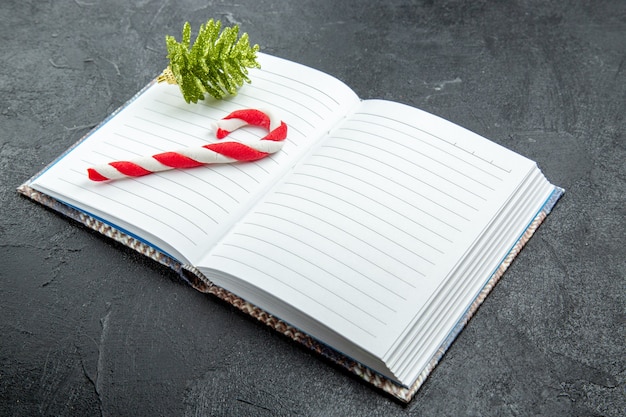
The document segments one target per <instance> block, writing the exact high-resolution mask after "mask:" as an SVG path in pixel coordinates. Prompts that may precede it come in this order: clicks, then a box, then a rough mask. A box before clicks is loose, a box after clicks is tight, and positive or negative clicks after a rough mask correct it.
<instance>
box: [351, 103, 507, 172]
mask: <svg viewBox="0 0 626 417" xmlns="http://www.w3.org/2000/svg"><path fill="white" fill-rule="evenodd" d="M358 115H364V116H367V117H369V118H381V119H387V120H390V121H393V122H394V123H398V124H402V125H404V126H407V127H409V128H411V129H415V130H418V131H420V132H422V133H425V134H426V135H428V136H431V137H433V138H435V139H437V140H439V141H441V142H443V143H445V144H447V145H450V146H453V147H454V148H455V149H458V150H460V151H463V152H464V153H466V154H467V155H469V156H472V157H475V158H477V159H479V160H481V161H483V162H485V163H486V165H488V166H492V167H495V168H497V169H498V170H500V171H503V172H506V173H507V174H508V173H510V172H511V169H509V168H506V167H501V166H499V165H496V164H494V163H492V161H489V160H487V159H484V158H481V157H480V156H478V155H476V154H472V153H471V152H470V151H468V150H467V149H465V148H463V147H461V146H458V145H457V144H456V143H455V142H450V141H448V140H446V139H444V138H443V137H440V136H437V135H435V134H434V133H432V132H429V131H427V130H423V129H420V128H418V127H416V126H414V125H412V124H409V123H407V122H405V121H403V120H397V119H394V118H391V117H386V116H383V115H380V114H374V113H365V112H360V113H355V114H354V116H358ZM355 120H359V121H362V122H366V123H367V122H368V121H367V120H361V119H355ZM369 123H373V124H377V123H374V122H372V121H371V120H370V121H369ZM423 143H425V144H427V145H429V146H433V147H435V148H437V149H439V150H441V151H443V152H446V153H449V154H450V156H452V157H454V158H456V159H458V160H460V161H463V162H466V163H467V162H468V161H467V160H465V159H463V158H460V157H459V156H457V155H454V154H453V153H450V152H448V151H446V150H445V149H442V148H439V147H437V146H435V145H433V144H431V143H428V142H426V141H423ZM471 165H473V166H474V167H475V168H477V169H480V170H482V171H483V172H484V173H486V174H488V175H490V176H493V177H494V178H495V179H497V180H500V181H502V180H503V179H502V178H501V177H499V176H497V175H496V174H494V173H493V172H490V171H486V170H484V169H481V168H480V167H478V166H476V165H474V164H471Z"/></svg>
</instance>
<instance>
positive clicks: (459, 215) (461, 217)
mask: <svg viewBox="0 0 626 417" xmlns="http://www.w3.org/2000/svg"><path fill="white" fill-rule="evenodd" d="M322 147H323V146H322ZM315 156H316V157H321V158H328V159H333V160H335V161H338V162H341V163H346V161H345V160H343V159H341V158H337V157H332V156H328V155H322V154H316V155H315ZM351 164H352V165H354V166H357V167H359V168H362V169H365V170H370V168H369V167H365V166H362V165H359V164H356V163H354V162H351ZM378 175H379V176H380V177H381V178H384V179H385V180H387V181H389V182H392V183H395V184H397V185H399V186H401V187H402V188H405V189H406V190H408V191H409V192H411V193H413V194H416V195H418V196H420V197H421V198H423V199H424V200H427V201H429V202H431V203H433V204H435V205H436V206H438V207H440V208H441V209H442V210H444V211H446V212H449V213H451V214H453V215H455V216H456V217H458V218H460V219H462V220H465V221H466V222H469V221H470V219H468V218H467V217H465V216H463V215H462V214H460V213H457V212H455V211H453V210H451V209H450V208H449V207H446V206H445V205H443V204H441V203H440V202H438V201H435V200H433V199H432V198H431V197H429V196H427V195H425V194H423V193H419V192H417V191H415V190H413V189H411V188H408V187H406V186H404V185H403V184H400V183H398V182H397V181H395V180H394V179H393V178H391V177H389V176H386V175H383V174H381V173H378Z"/></svg>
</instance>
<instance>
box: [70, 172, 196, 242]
mask: <svg viewBox="0 0 626 417" xmlns="http://www.w3.org/2000/svg"><path fill="white" fill-rule="evenodd" d="M59 181H61V182H64V183H67V184H69V185H71V186H73V187H76V188H80V189H81V190H83V191H85V192H88V193H92V194H95V195H97V196H99V197H103V196H102V195H100V194H98V193H95V192H94V191H92V190H91V189H90V188H87V187H84V186H81V185H79V184H76V183H74V182H71V181H69V180H67V179H65V178H59ZM107 200H109V201H111V202H113V203H115V204H118V205H120V206H122V207H124V208H125V209H129V210H132V211H135V212H137V213H139V214H141V215H143V216H145V217H148V218H150V219H152V220H154V221H155V222H157V223H159V224H161V225H162V226H165V227H166V228H167V229H169V230H171V231H173V232H175V233H176V234H178V235H180V236H181V237H183V238H185V239H186V240H187V241H188V242H189V243H191V244H192V245H193V246H196V242H195V241H194V240H193V239H191V238H189V236H187V235H186V234H184V233H182V232H181V231H180V230H179V229H177V228H174V227H172V226H171V225H170V224H168V223H166V222H165V221H163V220H161V219H160V218H158V217H155V216H152V215H151V214H149V213H146V212H143V211H141V210H138V209H137V208H136V207H133V206H132V205H129V204H126V203H124V202H123V201H120V200H116V199H112V198H108V197H107Z"/></svg>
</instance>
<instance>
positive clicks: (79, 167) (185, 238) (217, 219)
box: [32, 54, 358, 262]
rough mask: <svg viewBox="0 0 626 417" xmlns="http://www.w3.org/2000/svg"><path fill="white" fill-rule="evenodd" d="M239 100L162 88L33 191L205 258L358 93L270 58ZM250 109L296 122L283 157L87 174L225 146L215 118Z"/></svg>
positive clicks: (248, 130) (185, 257)
mask: <svg viewBox="0 0 626 417" xmlns="http://www.w3.org/2000/svg"><path fill="white" fill-rule="evenodd" d="M259 60H260V62H261V65H262V69H261V70H256V69H255V70H252V71H251V72H250V79H251V80H252V83H251V84H245V85H244V86H243V87H242V88H241V89H240V90H239V93H238V95H237V96H234V97H230V98H227V99H225V100H220V101H216V100H213V99H211V98H207V99H206V100H205V101H203V102H199V103H198V104H187V103H185V102H184V100H183V99H182V95H181V93H180V91H179V90H178V87H177V86H171V85H165V84H153V85H151V86H149V87H148V88H147V89H146V90H145V91H144V92H143V93H142V94H141V95H139V96H138V97H136V98H135V99H134V100H132V101H131V102H130V103H128V104H127V106H126V107H125V108H124V109H123V110H121V111H120V112H119V113H118V114H117V115H115V117H113V118H112V119H110V120H109V121H107V122H106V123H105V124H103V125H102V126H100V127H99V128H98V129H97V130H96V131H95V132H93V133H92V134H91V135H90V136H89V137H88V138H87V139H86V140H84V141H83V142H82V143H81V144H80V145H79V146H78V147H77V148H75V149H74V150H72V151H71V152H70V153H69V154H67V155H66V156H64V157H63V158H62V159H61V160H60V161H58V162H57V163H56V164H54V165H53V166H52V167H51V168H50V169H49V170H48V171H46V172H45V173H44V174H43V175H41V176H40V177H38V178H36V179H35V181H34V182H33V183H32V187H33V188H35V189H38V190H40V191H44V192H46V193H49V194H51V195H52V196H54V197H56V198H58V199H60V200H62V201H66V202H69V203H70V204H72V205H74V206H77V207H79V208H80V209H83V210H85V211H87V212H90V213H92V214H95V215H97V216H99V217H102V218H104V219H106V220H108V221H111V222H112V223H114V224H116V225H117V226H118V227H121V228H123V229H125V230H128V231H130V232H132V233H134V234H137V235H139V236H140V237H142V238H143V239H145V240H147V241H149V242H151V243H152V244H153V245H155V246H157V247H160V248H161V249H163V250H165V251H166V252H169V253H170V254H171V255H173V256H175V257H177V258H178V259H179V260H181V261H188V262H195V261H197V260H198V259H199V258H200V257H201V255H202V254H205V253H206V251H207V250H208V248H209V247H210V246H211V244H212V242H213V240H214V239H215V238H216V236H219V234H220V232H221V231H222V230H224V229H226V228H228V225H229V223H230V222H231V221H232V219H233V217H236V216H238V215H240V214H241V212H243V211H245V209H246V207H247V206H248V204H249V202H250V200H251V199H253V198H254V196H255V195H256V194H258V193H259V192H260V191H261V190H263V189H264V188H267V187H268V186H269V185H271V184H272V183H273V182H274V181H276V176H277V175H278V174H279V173H280V172H281V170H284V169H285V168H288V167H289V166H290V165H291V164H293V163H294V161H295V160H296V158H297V157H298V155H299V154H301V153H302V152H303V151H304V150H306V147H307V146H310V145H311V143H313V142H314V141H315V140H316V138H319V137H320V136H321V135H322V132H327V131H328V130H329V129H330V127H331V126H332V125H333V124H334V123H336V121H337V120H338V119H339V118H340V117H341V116H342V115H345V114H346V113H347V111H348V109H350V108H352V107H354V105H355V104H356V103H358V98H357V97H356V95H355V94H354V93H353V92H352V91H351V90H350V89H349V88H348V87H347V86H345V85H344V84H342V83H340V82H339V81H338V80H336V79H334V78H332V77H330V76H328V75H326V74H323V73H321V72H318V71H316V70H313V69H310V68H307V67H304V66H301V65H299V64H296V63H293V62H289V61H285V60H282V59H279V58H275V57H272V56H268V55H264V54H260V56H259ZM243 108H257V109H272V110H273V111H274V113H275V114H276V115H277V116H278V117H280V118H281V119H282V120H283V121H285V123H286V124H287V125H288V137H287V139H286V142H285V145H284V147H283V149H282V150H281V151H279V152H278V153H276V154H273V155H271V156H269V157H267V158H264V159H262V160H259V161H257V162H251V163H242V164H222V165H212V166H204V167H199V168H194V169H186V170H176V171H167V172H163V173H158V174H151V175H148V176H145V177H141V178H136V179H123V180H118V181H113V182H109V183H94V182H91V181H90V180H89V179H88V178H87V176H86V169H87V168H88V167H90V166H94V165H96V164H101V163H107V162H111V161H115V160H130V159H132V158H136V157H138V156H148V155H154V154H157V153H160V152H165V151H174V150H177V149H180V148H186V147H193V146H202V145H204V144H206V143H209V142H214V141H217V139H215V133H214V132H212V131H211V129H210V126H211V122H212V121H214V120H218V119H221V118H222V117H224V116H226V115H227V114H228V113H230V112H232V111H234V110H237V109H243ZM266 133H267V132H266V131H264V130H263V129H260V128H255V127H244V128H242V129H239V130H237V131H235V132H233V133H231V135H229V137H228V139H234V140H255V139H260V138H261V137H263V136H264V135H265V134H266Z"/></svg>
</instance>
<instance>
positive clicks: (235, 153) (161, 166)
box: [87, 109, 287, 181]
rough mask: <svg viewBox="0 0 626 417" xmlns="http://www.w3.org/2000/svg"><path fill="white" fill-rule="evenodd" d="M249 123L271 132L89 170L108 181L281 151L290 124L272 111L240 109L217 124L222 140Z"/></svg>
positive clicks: (92, 176) (92, 177)
mask: <svg viewBox="0 0 626 417" xmlns="http://www.w3.org/2000/svg"><path fill="white" fill-rule="evenodd" d="M246 125H253V126H258V127H262V128H264V129H267V130H268V131H269V133H268V134H267V135H265V136H264V137H262V138H261V140H259V141H254V142H234V141H224V142H216V143H210V144H207V145H204V146H201V147H198V148H187V149H180V150H177V151H172V152H163V153H160V154H157V155H152V156H147V157H142V158H137V159H134V160H132V161H116V162H109V163H108V164H103V165H99V166H96V167H93V168H88V169H87V175H88V176H89V179H90V180H92V181H108V180H115V179H120V178H126V177H141V176H143V175H148V174H151V173H153V172H158V171H166V170H169V169H180V168H193V167H198V166H201V165H205V164H223V163H230V162H248V161H256V160H258V159H261V158H264V157H266V156H267V155H270V154H272V153H275V152H278V151H279V150H280V149H281V148H282V147H283V144H284V139H285V138H286V137H287V125H286V124H285V123H284V122H282V121H281V120H280V119H277V118H276V117H274V116H273V115H272V114H271V113H269V112H263V111H260V110H256V109H245V110H236V111H234V112H232V113H230V114H229V115H228V116H226V117H224V118H223V119H222V120H218V121H217V122H215V123H214V125H213V128H214V129H215V135H216V137H217V138H218V139H222V138H224V137H226V136H228V134H229V133H230V132H232V131H234V130H237V129H239V128H240V127H243V126H246Z"/></svg>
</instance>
